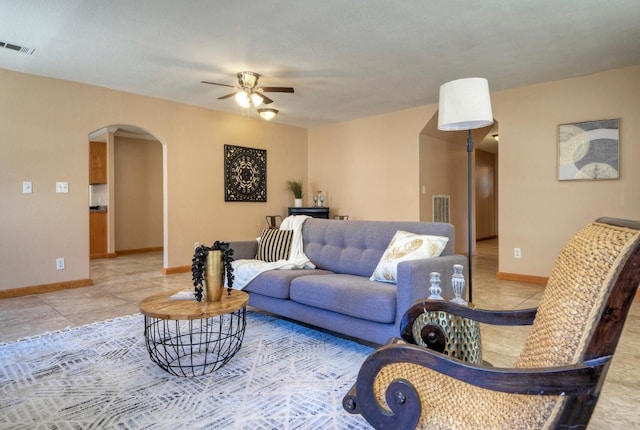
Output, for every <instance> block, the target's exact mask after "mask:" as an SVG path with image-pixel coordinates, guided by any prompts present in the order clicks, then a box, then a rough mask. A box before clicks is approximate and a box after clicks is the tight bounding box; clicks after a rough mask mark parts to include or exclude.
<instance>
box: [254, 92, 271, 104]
mask: <svg viewBox="0 0 640 430" xmlns="http://www.w3.org/2000/svg"><path fill="white" fill-rule="evenodd" d="M254 94H258V95H259V96H260V97H262V103H264V104H266V105H268V104H269V103H273V100H271V99H270V98H269V97H267V96H265V95H264V94H260V93H254Z"/></svg>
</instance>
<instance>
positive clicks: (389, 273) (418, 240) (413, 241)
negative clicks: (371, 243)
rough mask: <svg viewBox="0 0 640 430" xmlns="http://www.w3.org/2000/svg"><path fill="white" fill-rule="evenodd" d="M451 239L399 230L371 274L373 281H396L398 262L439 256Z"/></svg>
mask: <svg viewBox="0 0 640 430" xmlns="http://www.w3.org/2000/svg"><path fill="white" fill-rule="evenodd" d="M448 241H449V238H448V237H444V236H432V235H428V234H415V233H410V232H408V231H402V230H398V231H397V232H396V234H395V235H394V236H393V239H391V242H389V246H387V249H386V250H385V251H384V254H382V257H381V258H380V261H379V262H378V265H377V266H376V269H375V270H374V271H373V275H371V278H370V279H371V280H372V281H382V282H391V283H395V282H396V279H397V269H398V263H400V262H401V261H410V260H420V259H422V258H434V257H439V256H440V254H442V251H443V250H444V247H445V246H446V245H447V242H448Z"/></svg>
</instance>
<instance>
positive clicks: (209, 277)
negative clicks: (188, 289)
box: [191, 241, 233, 302]
mask: <svg viewBox="0 0 640 430" xmlns="http://www.w3.org/2000/svg"><path fill="white" fill-rule="evenodd" d="M232 261H233V249H231V248H230V247H229V244H228V243H227V242H219V241H216V242H214V244H213V245H212V246H211V247H208V246H204V245H202V246H199V247H197V248H196V250H195V252H194V254H193V259H192V260H191V274H192V279H193V286H194V287H195V296H196V300H198V301H201V300H202V297H203V287H206V295H204V297H206V300H207V301H208V302H217V301H220V298H221V297H222V290H223V289H224V288H223V286H224V277H225V275H226V277H227V287H228V288H227V290H228V294H229V295H230V294H231V288H232V287H233V266H232V265H231V262H232Z"/></svg>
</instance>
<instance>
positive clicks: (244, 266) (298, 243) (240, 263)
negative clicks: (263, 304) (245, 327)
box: [232, 215, 316, 290]
mask: <svg viewBox="0 0 640 430" xmlns="http://www.w3.org/2000/svg"><path fill="white" fill-rule="evenodd" d="M307 218H310V217H308V216H306V215H291V216H288V217H286V218H285V219H284V220H283V221H282V224H280V230H293V238H292V240H291V250H290V251H289V259H288V260H278V261H274V262H271V263H268V262H266V261H262V260H247V259H245V260H234V261H233V263H232V266H233V276H234V277H233V288H234V289H235V290H242V289H243V288H244V287H246V286H247V284H248V283H249V282H251V281H252V280H253V279H254V278H255V277H256V276H258V275H259V274H261V273H262V272H265V271H267V270H292V269H315V268H316V266H315V265H314V264H313V263H312V262H311V260H309V258H308V257H307V256H306V255H305V253H304V251H303V249H302V247H303V243H302V225H303V224H304V222H305V221H306V220H307Z"/></svg>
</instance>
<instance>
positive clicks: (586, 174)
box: [558, 118, 620, 181]
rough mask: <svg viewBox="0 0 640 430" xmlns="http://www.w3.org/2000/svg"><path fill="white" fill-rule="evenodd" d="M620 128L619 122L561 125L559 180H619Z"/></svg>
mask: <svg viewBox="0 0 640 430" xmlns="http://www.w3.org/2000/svg"><path fill="white" fill-rule="evenodd" d="M619 126H620V119H619V118H616V119H602V120H598V121H585V122H576V123H572V124H561V125H560V126H559V127H558V180H560V181H579V180H606V179H619V178H620V165H619V163H620V159H619V155H620V153H619V141H620V140H619V139H620V138H619V135H620V127H619Z"/></svg>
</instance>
